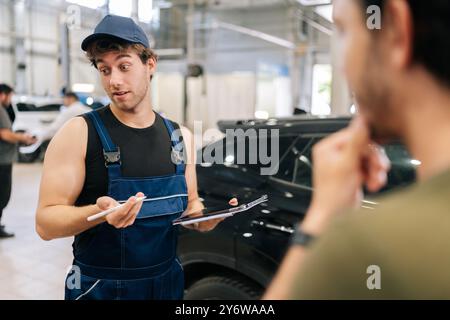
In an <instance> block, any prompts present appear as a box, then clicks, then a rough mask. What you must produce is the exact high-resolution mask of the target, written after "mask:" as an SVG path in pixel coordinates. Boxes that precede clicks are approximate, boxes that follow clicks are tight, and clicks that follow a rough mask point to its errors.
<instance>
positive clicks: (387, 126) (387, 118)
mask: <svg viewBox="0 0 450 320" xmlns="http://www.w3.org/2000/svg"><path fill="white" fill-rule="evenodd" d="M378 61H379V60H378V59H377V57H376V56H374V55H372V56H371V59H368V61H367V68H366V72H365V73H364V76H363V78H362V79H361V81H360V84H359V85H358V88H359V89H360V90H359V92H355V100H356V104H357V105H358V106H359V107H358V109H359V111H360V113H361V115H362V116H363V117H364V118H365V119H366V121H367V124H368V126H369V130H370V137H371V139H372V140H373V141H374V142H377V143H379V144H385V143H388V142H391V141H395V140H398V139H399V134H398V132H397V130H398V125H396V123H397V122H398V121H397V119H396V116H397V115H396V113H395V108H394V104H393V102H392V98H391V97H392V94H391V91H390V89H389V87H388V85H387V84H386V79H383V76H381V75H382V74H383V71H382V70H381V69H380V68H378V65H379V64H378V63H377V62H378Z"/></svg>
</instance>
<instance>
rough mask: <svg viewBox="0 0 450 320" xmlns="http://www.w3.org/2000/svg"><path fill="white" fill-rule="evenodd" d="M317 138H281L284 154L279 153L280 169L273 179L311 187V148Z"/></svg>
mask: <svg viewBox="0 0 450 320" xmlns="http://www.w3.org/2000/svg"><path fill="white" fill-rule="evenodd" d="M316 140H317V138H303V137H300V136H297V137H295V136H290V137H289V136H288V137H281V139H280V150H281V145H283V146H284V150H285V152H284V153H282V152H281V151H280V155H281V157H280V167H279V170H278V173H277V174H276V175H275V177H277V178H279V179H283V180H285V181H287V182H291V183H295V184H298V185H301V186H307V187H311V176H312V159H311V148H312V146H313V145H314V143H315V142H316Z"/></svg>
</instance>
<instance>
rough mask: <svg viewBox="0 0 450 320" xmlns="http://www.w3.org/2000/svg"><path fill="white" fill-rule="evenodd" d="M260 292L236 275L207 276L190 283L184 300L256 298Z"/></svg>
mask: <svg viewBox="0 0 450 320" xmlns="http://www.w3.org/2000/svg"><path fill="white" fill-rule="evenodd" d="M261 294H262V289H259V288H257V287H256V286H255V285H253V284H251V283H250V282H249V281H248V280H245V279H242V278H238V277H225V276H209V277H206V278H203V279H201V280H199V281H197V282H195V283H194V284H192V285H191V286H190V287H189V288H188V289H187V290H186V293H185V295H184V299H185V300H256V299H259V298H260V296H261Z"/></svg>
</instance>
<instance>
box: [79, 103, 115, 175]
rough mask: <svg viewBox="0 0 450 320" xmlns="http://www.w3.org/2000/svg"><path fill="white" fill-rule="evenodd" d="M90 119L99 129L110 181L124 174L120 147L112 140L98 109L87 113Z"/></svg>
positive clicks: (98, 132)
mask: <svg viewBox="0 0 450 320" xmlns="http://www.w3.org/2000/svg"><path fill="white" fill-rule="evenodd" d="M87 116H88V117H89V119H91V121H92V124H93V125H94V127H95V130H96V131H97V134H98V136H99V138H100V141H101V143H102V146H103V156H104V158H105V166H106V168H107V169H108V176H109V181H111V180H112V179H115V178H119V177H121V176H122V174H121V170H120V167H121V164H122V163H121V161H120V149H119V147H118V146H116V145H115V144H114V142H113V141H112V140H111V137H110V136H109V134H108V131H107V130H106V127H105V125H104V123H103V121H102V120H101V119H100V115H99V113H98V112H97V111H96V110H93V111H91V112H88V113H87Z"/></svg>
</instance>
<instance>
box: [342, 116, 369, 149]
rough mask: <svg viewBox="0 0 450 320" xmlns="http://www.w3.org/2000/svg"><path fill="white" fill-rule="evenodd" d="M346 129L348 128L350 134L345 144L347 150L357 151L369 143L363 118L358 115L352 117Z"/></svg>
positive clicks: (367, 131)
mask: <svg viewBox="0 0 450 320" xmlns="http://www.w3.org/2000/svg"><path fill="white" fill-rule="evenodd" d="M346 130H348V134H349V136H350V139H349V143H348V144H347V150H348V151H350V152H356V153H358V152H360V150H361V149H362V148H365V147H366V146H367V144H369V142H370V136H369V128H368V126H367V123H366V121H365V120H364V119H363V118H361V117H358V116H357V117H356V118H354V119H353V120H352V122H351V123H350V126H349V127H348V128H347V129H346Z"/></svg>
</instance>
